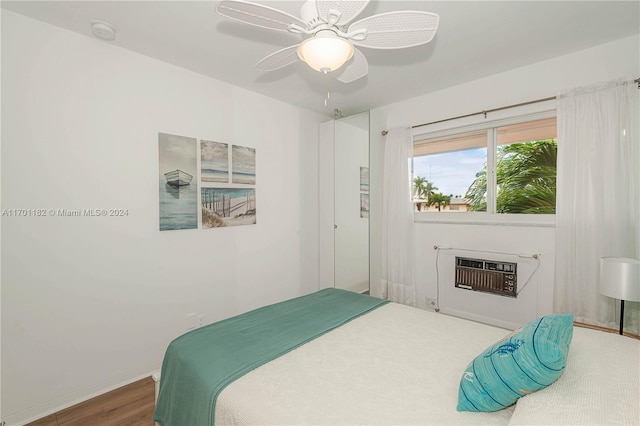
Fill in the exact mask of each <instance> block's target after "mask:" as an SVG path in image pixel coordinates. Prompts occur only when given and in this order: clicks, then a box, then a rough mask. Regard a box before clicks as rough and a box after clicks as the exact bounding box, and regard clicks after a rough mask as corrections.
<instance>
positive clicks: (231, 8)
mask: <svg viewBox="0 0 640 426" xmlns="http://www.w3.org/2000/svg"><path fill="white" fill-rule="evenodd" d="M216 12H218V13H219V14H220V15H223V16H226V17H228V18H231V19H235V20H237V21H240V22H244V23H247V24H251V25H255V26H258V27H262V28H268V29H271V30H278V31H289V25H290V24H295V25H299V26H301V27H302V28H306V27H307V25H306V24H305V23H304V22H303V21H302V20H301V19H299V18H296V17H295V16H293V15H289V14H288V13H285V12H283V11H281V10H278V9H274V8H272V7H269V6H263V5H261V4H257V3H251V2H248V1H242V0H219V1H218V3H217V4H216Z"/></svg>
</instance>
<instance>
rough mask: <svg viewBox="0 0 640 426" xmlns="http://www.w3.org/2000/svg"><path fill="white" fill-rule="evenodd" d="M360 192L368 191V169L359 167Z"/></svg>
mask: <svg viewBox="0 0 640 426" xmlns="http://www.w3.org/2000/svg"><path fill="white" fill-rule="evenodd" d="M360 191H367V192H368V191H369V168H368V167H360Z"/></svg>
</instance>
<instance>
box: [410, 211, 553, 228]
mask: <svg viewBox="0 0 640 426" xmlns="http://www.w3.org/2000/svg"><path fill="white" fill-rule="evenodd" d="M413 222H414V223H434V224H457V225H489V226H522V227H542V228H555V226H556V216H555V215H553V214H490V213H478V212H470V213H465V212H459V213H449V212H439V213H438V212H429V213H425V212H415V213H414V215H413Z"/></svg>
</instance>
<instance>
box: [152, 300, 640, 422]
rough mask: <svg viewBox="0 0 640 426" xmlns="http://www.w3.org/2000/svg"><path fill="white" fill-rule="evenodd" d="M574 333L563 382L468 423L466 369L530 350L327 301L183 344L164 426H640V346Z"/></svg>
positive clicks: (381, 304) (280, 310)
mask: <svg viewBox="0 0 640 426" xmlns="http://www.w3.org/2000/svg"><path fill="white" fill-rule="evenodd" d="M345 307H346V308H345ZM318 324H320V325H318ZM538 326H539V325H538ZM570 327H571V333H572V336H569V340H570V345H568V343H567V345H568V347H567V351H568V353H567V354H566V357H565V358H566V359H565V362H566V368H564V365H563V369H562V371H559V374H560V375H559V378H557V380H555V379H554V381H553V383H551V384H544V386H543V389H541V390H539V391H537V392H533V393H530V394H527V395H526V396H523V397H519V398H518V399H517V402H516V403H515V404H512V405H508V404H504V405H505V407H506V408H501V409H498V410H495V411H489V412H471V411H458V408H459V407H460V405H459V404H460V398H461V396H460V395H461V392H462V391H461V388H462V387H463V384H462V383H463V382H464V377H465V376H466V374H469V373H467V372H465V369H467V371H469V368H470V366H473V365H475V364H474V363H475V360H477V359H480V360H481V359H482V357H480V355H479V354H482V353H484V352H486V351H487V350H488V349H490V348H491V347H492V345H494V344H496V342H501V341H502V342H505V341H508V342H514V341H515V342H519V340H518V339H515V340H514V338H512V337H509V336H513V335H514V333H512V332H510V331H509V330H504V329H501V328H497V327H493V326H489V325H485V324H480V323H476V322H472V321H468V320H464V319H460V318H455V317H450V316H447V315H443V314H437V313H435V312H430V311H424V310H420V309H417V308H412V307H408V306H404V305H400V304H397V303H387V302H386V301H382V300H380V299H376V298H373V297H369V296H364V295H359V294H356V293H350V292H346V291H342V290H336V289H325V290H321V291H319V292H317V293H313V294H311V295H308V296H303V297H300V298H296V299H292V300H289V301H285V302H281V303H279V304H275V305H271V306H267V307H264V308H260V309H258V310H255V311H251V312H249V313H247V314H243V315H239V316H237V317H234V318H231V319H228V320H224V321H221V322H219V323H215V324H211V325H209V326H206V327H202V328H201V329H197V330H194V331H193V332H190V333H187V334H185V335H183V336H181V337H179V338H177V339H176V340H174V341H173V342H172V343H171V344H170V345H169V348H168V349H167V353H166V354H165V359H164V362H163V367H162V375H161V381H160V391H159V395H158V401H157V406H156V412H155V414H154V420H155V421H156V422H157V423H159V424H161V425H163V426H174V425H181V426H186V425H203V426H204V425H213V424H215V425H232V424H296V425H299V424H327V425H328V424H371V425H374V424H394V425H397V424H438V425H445V424H452V425H454V424H455V425H465V424H474V425H475V424H483V425H508V424H513V425H531V424H564V425H566V424H594V425H595V424H598V425H599V424H640V404H638V401H640V370H639V368H640V341H638V340H635V339H631V338H628V337H623V336H619V335H615V334H610V333H605V332H601V331H597V330H591V329H585V328H578V327H575V328H574V327H573V326H570ZM536 332H537V331H536ZM505 337H506V339H507V340H505ZM252 342H253V343H252ZM496 347H498V346H496ZM499 347H500V348H505V347H506V346H505V345H501V346H499ZM539 348H540V347H538V350H540V349H539ZM513 350H515V349H513ZM484 358H485V359H486V356H485V357H484ZM472 361H473V362H472ZM474 371H475V370H474ZM463 373H464V374H463ZM214 376H216V377H214Z"/></svg>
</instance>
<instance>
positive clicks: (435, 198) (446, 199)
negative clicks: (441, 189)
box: [429, 193, 451, 211]
mask: <svg viewBox="0 0 640 426" xmlns="http://www.w3.org/2000/svg"><path fill="white" fill-rule="evenodd" d="M429 202H430V204H429V205H430V206H433V205H435V206H436V208H437V209H438V211H442V210H441V209H442V208H443V207H445V206H448V205H449V204H451V197H450V196H449V195H444V194H441V193H437V194H431V198H430V199H429Z"/></svg>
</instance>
